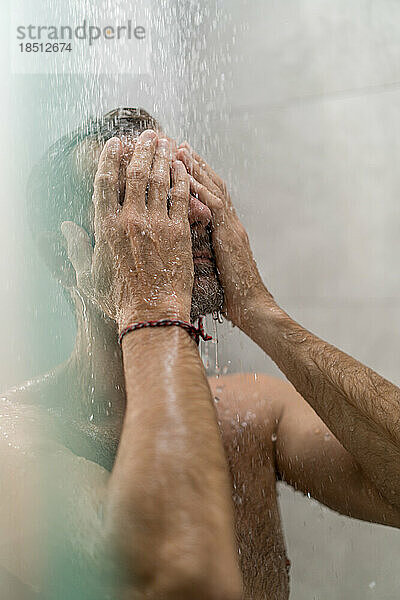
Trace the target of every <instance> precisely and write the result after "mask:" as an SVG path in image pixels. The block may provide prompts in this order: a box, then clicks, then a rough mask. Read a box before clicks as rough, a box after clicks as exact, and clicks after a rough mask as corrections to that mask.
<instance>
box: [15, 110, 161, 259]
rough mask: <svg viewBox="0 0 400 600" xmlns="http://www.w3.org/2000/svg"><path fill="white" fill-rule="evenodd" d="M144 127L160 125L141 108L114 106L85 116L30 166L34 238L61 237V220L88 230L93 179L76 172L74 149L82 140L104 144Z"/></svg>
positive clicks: (29, 204) (29, 198)
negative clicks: (76, 127)
mask: <svg viewBox="0 0 400 600" xmlns="http://www.w3.org/2000/svg"><path fill="white" fill-rule="evenodd" d="M145 129H157V130H159V129H160V125H159V124H158V122H157V121H156V119H155V118H154V117H152V116H151V115H150V114H149V113H148V112H146V111H145V110H143V109H142V108H117V109H115V110H112V111H110V112H108V113H107V114H105V115H104V116H101V117H94V118H93V117H91V118H89V119H87V120H86V121H85V122H84V123H83V124H82V125H81V126H80V127H79V128H78V129H76V130H75V131H73V132H72V133H70V134H67V135H65V136H63V137H62V138H60V139H59V140H57V142H55V143H54V144H53V145H52V146H51V147H50V148H49V150H48V151H47V152H46V154H45V155H44V156H43V157H42V159H41V160H40V161H39V163H38V164H37V165H36V166H35V167H34V168H33V170H32V173H31V175H30V178H29V182H28V194H27V216H28V223H29V226H30V229H31V231H32V234H33V237H34V238H35V239H38V238H39V237H40V235H52V236H61V231H60V227H61V223H62V222H63V221H74V222H75V223H77V225H80V226H81V227H83V228H84V229H85V230H86V231H87V232H88V233H90V230H91V227H90V223H89V218H90V214H89V212H90V211H89V208H90V206H91V204H90V203H91V199H92V194H93V180H92V179H93V178H92V177H87V178H85V177H84V176H82V174H81V173H79V171H78V169H77V164H76V155H75V153H74V151H75V149H76V148H77V146H78V144H80V143H81V142H83V141H84V140H94V141H98V142H100V143H102V144H104V143H105V142H106V141H107V140H108V139H110V138H111V137H114V136H118V137H120V136H121V135H135V136H137V135H139V134H140V133H141V132H142V131H144V130H145ZM62 245H63V244H62V243H61V246H62ZM60 251H61V252H62V249H61V248H60Z"/></svg>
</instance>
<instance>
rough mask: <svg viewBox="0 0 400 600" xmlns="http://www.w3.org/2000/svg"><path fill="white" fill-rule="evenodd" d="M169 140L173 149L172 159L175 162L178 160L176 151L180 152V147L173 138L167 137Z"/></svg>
mask: <svg viewBox="0 0 400 600" xmlns="http://www.w3.org/2000/svg"><path fill="white" fill-rule="evenodd" d="M167 140H168V141H169V147H170V149H171V158H172V159H173V160H175V158H176V151H177V150H178V145H177V143H176V141H175V140H174V139H173V138H170V137H167Z"/></svg>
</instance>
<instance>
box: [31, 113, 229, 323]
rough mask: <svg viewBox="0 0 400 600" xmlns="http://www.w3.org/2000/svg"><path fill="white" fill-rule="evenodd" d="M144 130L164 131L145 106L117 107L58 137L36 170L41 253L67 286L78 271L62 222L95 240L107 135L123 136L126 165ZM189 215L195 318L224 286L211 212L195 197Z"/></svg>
mask: <svg viewBox="0 0 400 600" xmlns="http://www.w3.org/2000/svg"><path fill="white" fill-rule="evenodd" d="M145 129H154V130H155V131H157V132H158V133H160V134H161V133H162V130H161V127H160V125H159V124H158V122H157V121H156V120H155V119H154V118H153V117H152V116H151V115H149V114H148V113H147V112H146V111H144V110H142V109H136V108H119V109H116V110H113V111H111V112H109V113H107V114H106V115H104V116H103V117H101V118H98V119H89V120H88V121H87V122H86V123H84V124H83V125H82V126H81V127H80V128H79V129H78V130H77V131H75V132H74V133H72V134H70V135H67V136H65V137H63V138H61V139H60V140H58V141H57V142H56V143H55V144H54V145H53V146H52V147H51V148H50V149H49V151H48V152H47V154H46V155H45V156H44V158H43V159H42V160H41V162H40V163H39V164H38V165H37V167H35V169H34V170H33V173H32V175H31V178H30V182H29V190H28V192H29V207H28V211H29V222H30V225H31V227H32V230H33V233H34V236H35V238H36V239H37V241H38V243H39V247H40V250H41V254H42V255H43V256H44V258H45V260H46V262H47V264H48V265H49V267H50V268H51V270H52V272H53V274H54V275H55V277H56V278H57V279H58V280H59V281H60V282H61V283H62V284H63V286H64V287H65V288H69V287H71V286H73V285H74V283H75V273H74V271H73V268H72V265H71V263H70V261H69V259H68V256H67V254H66V247H65V243H64V238H63V236H62V234H61V230H60V226H61V223H62V222H63V221H74V222H75V223H76V224H77V225H79V226H81V227H82V228H83V229H85V230H86V231H87V233H88V234H89V235H90V236H91V238H92V242H93V244H94V227H93V216H94V215H93V204H92V194H93V181H94V176H95V173H96V169H97V163H98V159H99V157H100V153H101V150H102V148H103V146H104V144H105V142H106V141H107V140H108V139H110V138H111V137H114V136H117V137H119V138H120V139H121V141H122V143H123V146H124V154H123V163H124V164H125V165H126V164H128V162H129V160H130V157H131V156H132V152H133V148H134V143H135V139H136V138H137V137H138V136H139V135H140V133H141V132H142V131H144V130H145ZM189 220H190V224H191V231H192V247H193V259H194V270H195V278H194V284H193V294H192V309H191V318H192V320H194V319H195V318H197V317H198V316H200V315H204V314H207V313H210V312H213V311H215V310H218V309H220V308H221V307H222V303H223V291H222V288H221V285H220V283H219V280H218V276H217V271H216V266H215V261H214V255H213V250H212V245H211V235H210V232H211V229H210V228H211V213H210V211H209V209H208V208H207V207H206V206H205V205H204V204H202V203H201V202H200V201H199V200H198V199H197V198H195V197H193V196H192V197H191V199H190V207H189Z"/></svg>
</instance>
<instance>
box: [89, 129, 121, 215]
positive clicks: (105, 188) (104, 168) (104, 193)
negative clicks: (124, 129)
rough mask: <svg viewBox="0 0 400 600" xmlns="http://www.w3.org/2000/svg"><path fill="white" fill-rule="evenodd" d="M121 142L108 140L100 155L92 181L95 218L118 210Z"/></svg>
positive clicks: (114, 139)
mask: <svg viewBox="0 0 400 600" xmlns="http://www.w3.org/2000/svg"><path fill="white" fill-rule="evenodd" d="M121 153H122V146H121V141H120V140H119V139H118V138H116V137H114V138H111V139H110V140H108V142H107V143H106V144H105V146H104V148H103V150H102V153H101V155H100V160H99V166H98V168H97V173H96V177H95V180H94V194H93V203H94V207H95V214H96V217H97V218H99V217H100V218H102V217H103V216H104V215H105V214H109V213H110V212H113V213H115V212H116V211H117V208H118V177H119V168H120V163H121Z"/></svg>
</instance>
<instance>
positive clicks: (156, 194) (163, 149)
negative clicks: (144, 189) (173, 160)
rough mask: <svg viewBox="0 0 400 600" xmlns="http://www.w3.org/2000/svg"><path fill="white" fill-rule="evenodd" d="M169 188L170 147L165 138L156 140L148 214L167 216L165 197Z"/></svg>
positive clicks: (150, 179)
mask: <svg viewBox="0 0 400 600" xmlns="http://www.w3.org/2000/svg"><path fill="white" fill-rule="evenodd" d="M169 188H170V146H169V141H168V140H167V139H165V138H163V139H161V140H158V142H157V148H156V153H155V155H154V161H153V166H152V168H151V172H150V177H149V192H148V201H147V208H148V209H149V211H150V212H153V213H155V212H157V213H159V214H161V215H163V216H165V217H166V216H167V215H168V211H167V197H168V192H169Z"/></svg>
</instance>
